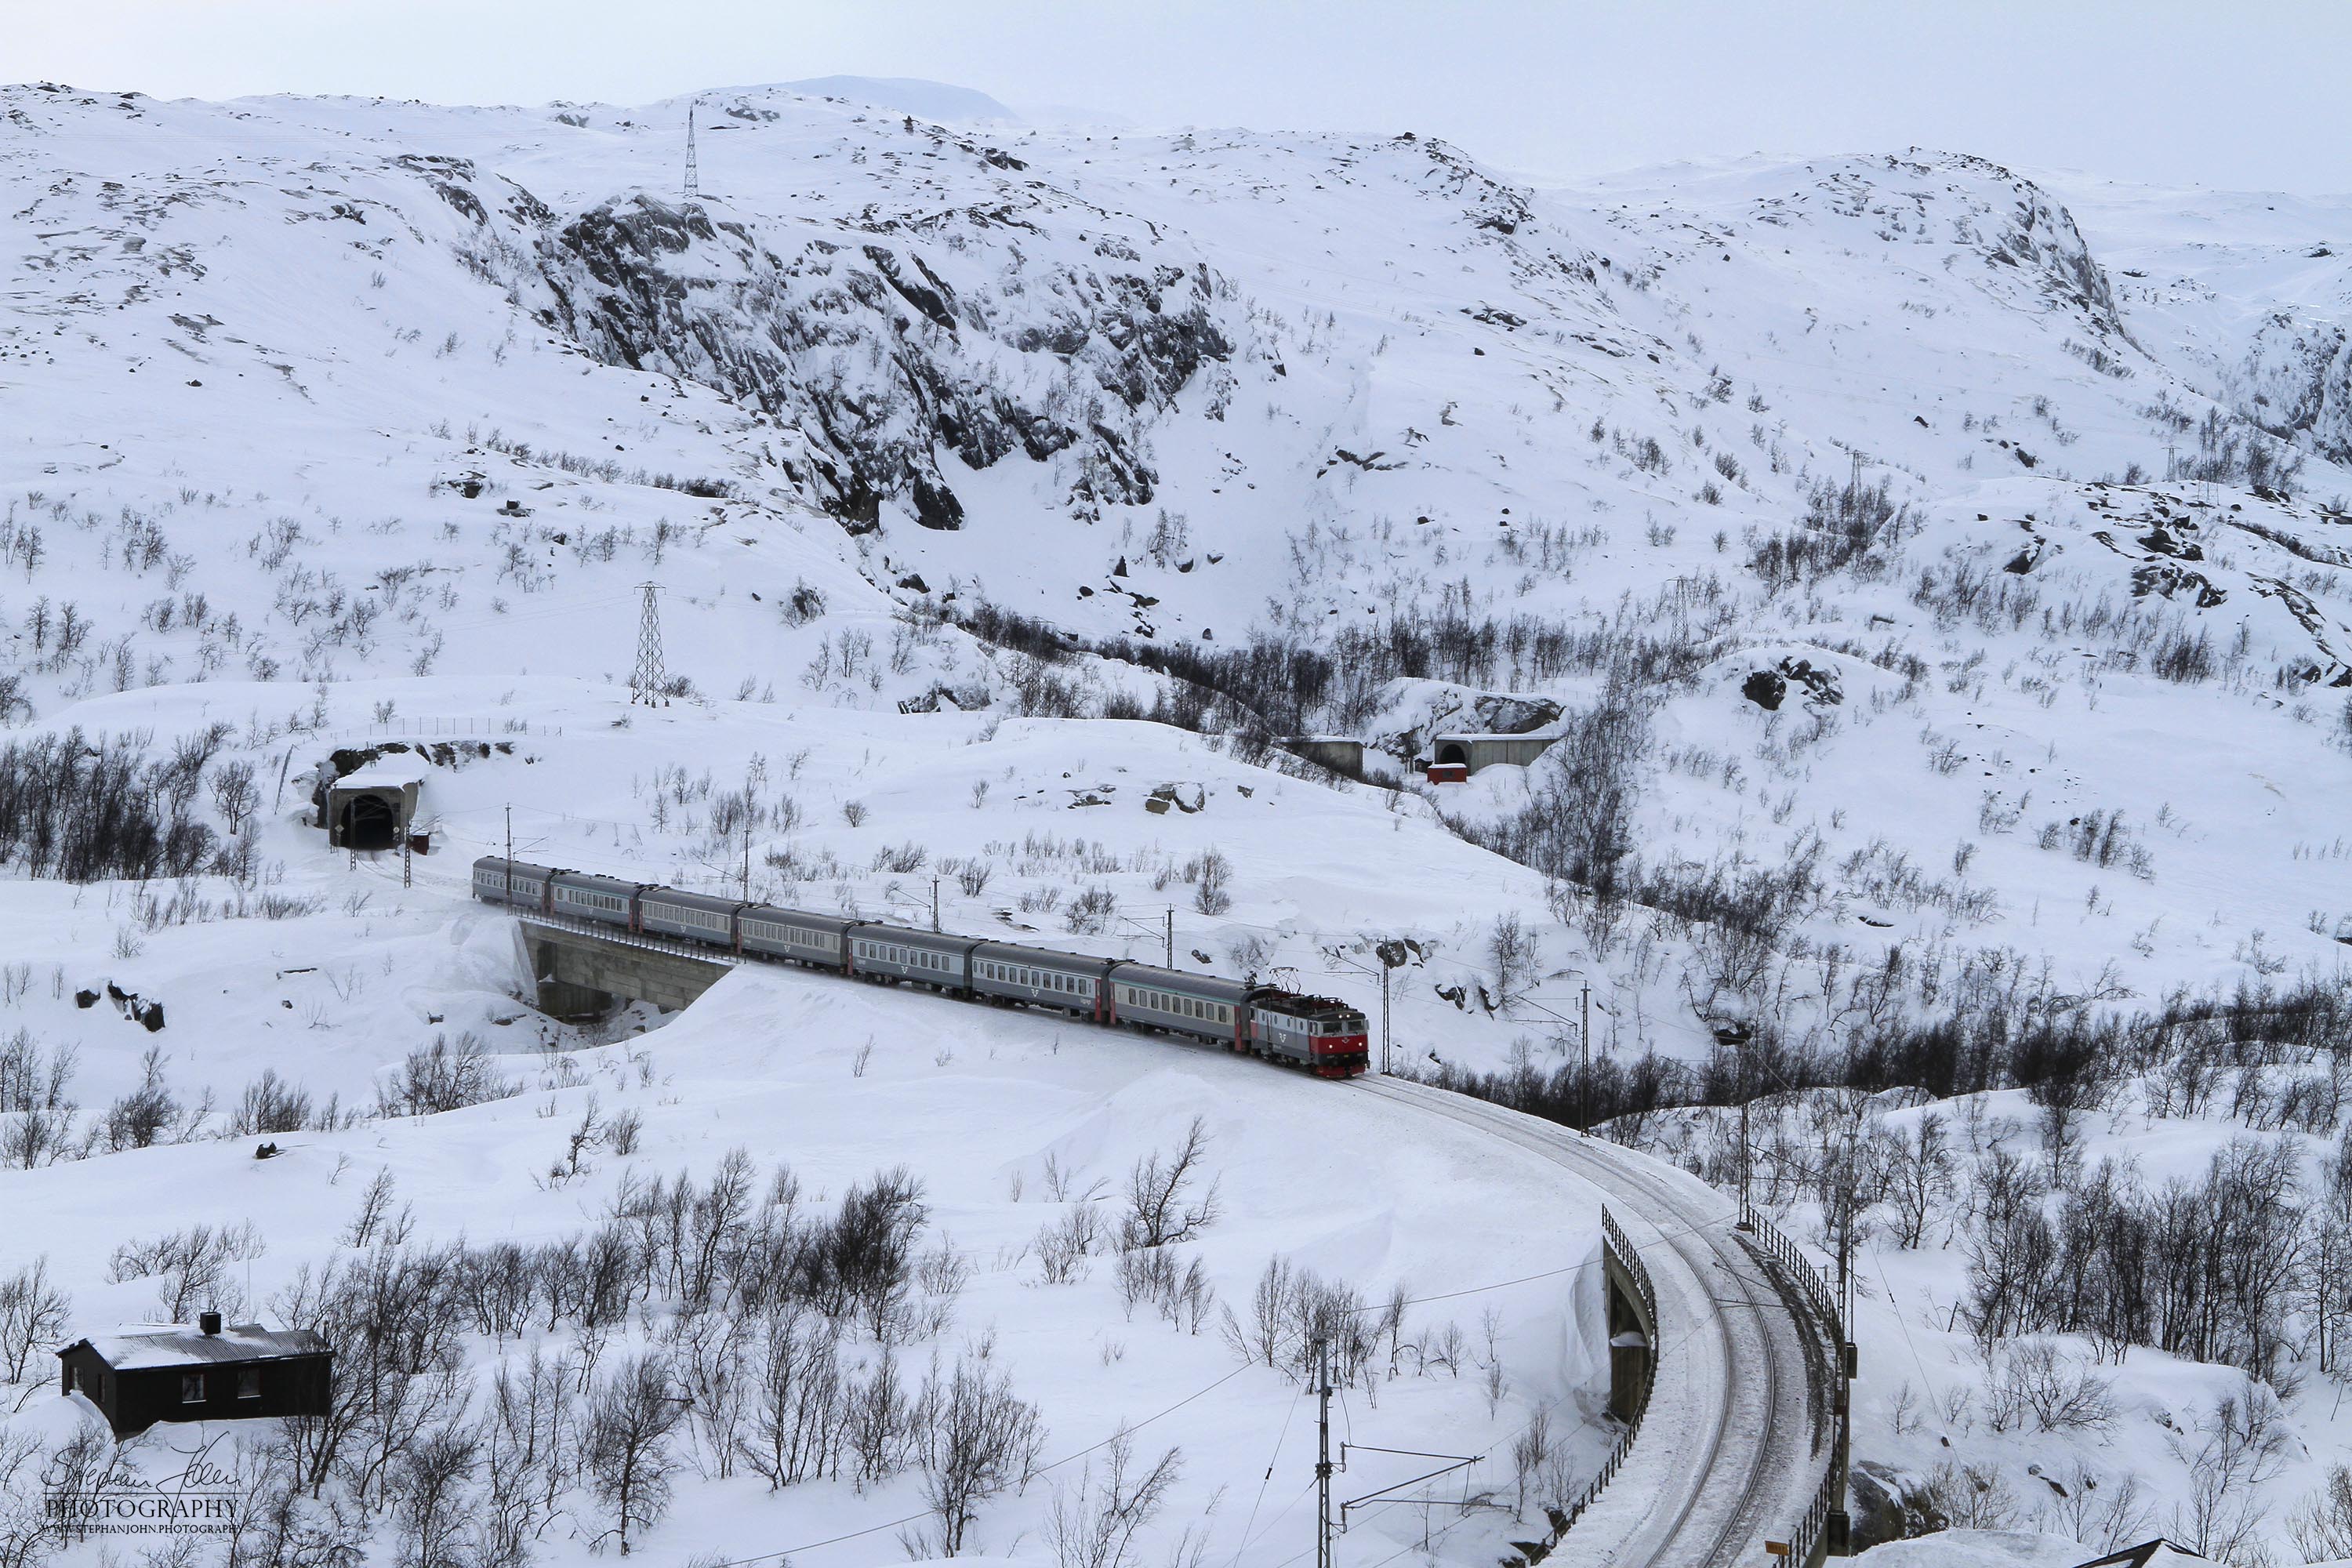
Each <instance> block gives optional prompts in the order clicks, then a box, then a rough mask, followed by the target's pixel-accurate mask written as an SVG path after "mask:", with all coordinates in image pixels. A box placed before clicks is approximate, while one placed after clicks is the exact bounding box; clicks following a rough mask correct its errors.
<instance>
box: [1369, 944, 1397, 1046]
mask: <svg viewBox="0 0 2352 1568" xmlns="http://www.w3.org/2000/svg"><path fill="white" fill-rule="evenodd" d="M1404 955H1405V946H1404V943H1402V942H1399V941H1397V940H1396V939H1395V938H1394V937H1391V938H1390V939H1389V940H1388V941H1386V942H1381V943H1380V944H1379V945H1378V946H1376V947H1374V948H1373V949H1372V956H1373V957H1375V958H1377V959H1379V960H1380V961H1381V1077H1383V1078H1385V1077H1387V1076H1388V1075H1389V1074H1390V1073H1391V1072H1392V1071H1393V1070H1394V1064H1395V1058H1396V1052H1395V1047H1394V1044H1393V1037H1392V1035H1391V1032H1390V1029H1389V972H1390V971H1391V970H1394V969H1402V968H1403V967H1404Z"/></svg>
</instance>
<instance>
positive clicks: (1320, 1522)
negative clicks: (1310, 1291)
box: [1315, 1340, 1331, 1568]
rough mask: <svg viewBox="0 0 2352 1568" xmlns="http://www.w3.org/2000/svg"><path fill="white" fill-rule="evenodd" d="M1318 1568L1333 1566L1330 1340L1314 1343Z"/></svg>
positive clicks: (1316, 1546) (1316, 1563)
mask: <svg viewBox="0 0 2352 1568" xmlns="http://www.w3.org/2000/svg"><path fill="white" fill-rule="evenodd" d="M1315 1398H1316V1415H1315V1427H1316V1445H1315V1489H1316V1504H1315V1568H1331V1342H1329V1341H1328V1340H1318V1341H1316V1342H1315Z"/></svg>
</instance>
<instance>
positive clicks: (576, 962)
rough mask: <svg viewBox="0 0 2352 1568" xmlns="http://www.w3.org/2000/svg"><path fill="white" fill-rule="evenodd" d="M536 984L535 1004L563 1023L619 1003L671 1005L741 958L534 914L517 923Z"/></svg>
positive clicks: (671, 1008)
mask: <svg viewBox="0 0 2352 1568" xmlns="http://www.w3.org/2000/svg"><path fill="white" fill-rule="evenodd" d="M516 923H517V926H518V928H519V929H518V932H517V934H518V938H519V940H520V942H521V943H522V948H523V956H524V960H525V962H526V963H528V964H529V965H530V973H531V976H532V978H533V979H534V980H536V981H537V982H538V984H539V1010H540V1011H541V1012H542V1013H545V1014H547V1015H548V1016H550V1017H554V1018H562V1019H564V1020H566V1021H567V1022H572V1021H578V1020H583V1019H594V1018H601V1017H604V1016H605V1015H606V1014H608V1013H610V1012H612V1010H613V1009H614V1006H616V1005H618V1004H620V1003H622V1002H647V1003H651V1004H652V1005H655V1006H656V1007H659V1008H662V1009H663V1010H665V1011H667V1012H676V1011H677V1009H679V1008H680V1007H683V1006H685V1005H687V1004H688V1003H689V1002H692V1001H693V1000H694V999H695V998H696V997H698V996H699V995H701V994H703V993H704V992H706V991H708V990H709V989H710V988H711V987H712V986H713V985H715V984H718V983H719V976H721V975H723V974H725V973H727V972H728V971H729V970H730V969H732V968H733V967H734V966H735V965H736V964H737V963H740V962H741V960H740V959H737V958H735V957H733V956H732V955H731V954H719V953H714V952H711V951H710V950H709V949H708V948H696V947H694V946H692V945H690V944H688V943H686V942H671V941H669V940H667V938H663V937H658V936H635V935H632V934H630V933H629V932H626V931H592V930H589V929H586V928H583V927H573V926H569V925H562V924H557V923H555V922H553V921H548V920H545V919H541V918H537V917H533V916H529V915H526V916H523V917H522V918H521V919H520V921H517V922H516Z"/></svg>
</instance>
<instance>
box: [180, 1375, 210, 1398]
mask: <svg viewBox="0 0 2352 1568" xmlns="http://www.w3.org/2000/svg"><path fill="white" fill-rule="evenodd" d="M204 1402H205V1374H204V1373H200V1372H184V1373H181V1374H180V1403H181V1404H183V1405H202V1404H203V1403H204Z"/></svg>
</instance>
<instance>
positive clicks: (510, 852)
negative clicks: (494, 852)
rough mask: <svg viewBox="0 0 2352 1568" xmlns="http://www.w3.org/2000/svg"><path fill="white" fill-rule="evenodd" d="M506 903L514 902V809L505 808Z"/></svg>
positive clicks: (511, 807) (510, 807)
mask: <svg viewBox="0 0 2352 1568" xmlns="http://www.w3.org/2000/svg"><path fill="white" fill-rule="evenodd" d="M507 902H508V903H509V904H511V903H513V902H514V807H513V806H509V807H507Z"/></svg>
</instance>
